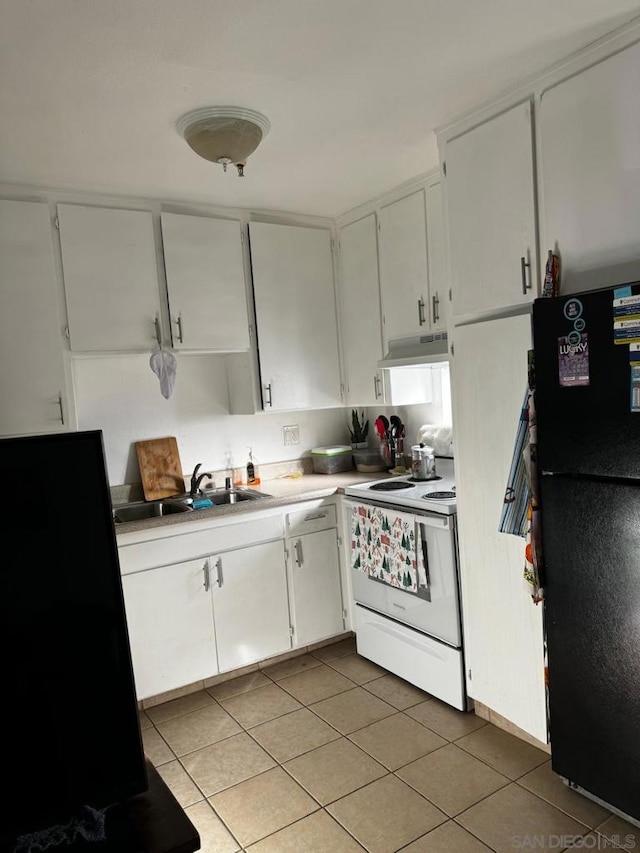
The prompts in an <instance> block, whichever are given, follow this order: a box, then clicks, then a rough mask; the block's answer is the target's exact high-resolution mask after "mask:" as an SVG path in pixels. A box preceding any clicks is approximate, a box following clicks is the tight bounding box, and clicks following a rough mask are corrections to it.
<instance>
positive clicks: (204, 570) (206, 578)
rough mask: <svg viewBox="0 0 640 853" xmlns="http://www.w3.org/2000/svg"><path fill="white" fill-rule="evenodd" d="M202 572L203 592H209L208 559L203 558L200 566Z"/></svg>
mask: <svg viewBox="0 0 640 853" xmlns="http://www.w3.org/2000/svg"><path fill="white" fill-rule="evenodd" d="M202 573H203V575H204V583H203V584H202V586H203V587H204V591H205V592H209V590H210V589H211V580H210V578H209V560H205V561H204V564H203V566H202Z"/></svg>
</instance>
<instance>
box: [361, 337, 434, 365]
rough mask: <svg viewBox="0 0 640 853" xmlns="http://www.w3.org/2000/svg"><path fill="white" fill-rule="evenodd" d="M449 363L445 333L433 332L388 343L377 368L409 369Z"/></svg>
mask: <svg viewBox="0 0 640 853" xmlns="http://www.w3.org/2000/svg"><path fill="white" fill-rule="evenodd" d="M443 361H449V341H448V337H447V333H446V332H434V333H433V334H431V335H420V337H416V338H399V339H397V340H395V341H389V351H388V353H387V354H386V355H385V357H384V358H382V359H380V361H379V362H378V367H409V366H415V365H420V364H437V363H442V362H443Z"/></svg>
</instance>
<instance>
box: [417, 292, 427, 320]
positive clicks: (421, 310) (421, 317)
mask: <svg viewBox="0 0 640 853" xmlns="http://www.w3.org/2000/svg"><path fill="white" fill-rule="evenodd" d="M425 323H426V320H425V318H424V299H423V298H422V296H421V297H420V299H418V325H420V326H424V324H425Z"/></svg>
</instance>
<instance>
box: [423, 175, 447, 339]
mask: <svg viewBox="0 0 640 853" xmlns="http://www.w3.org/2000/svg"><path fill="white" fill-rule="evenodd" d="M425 201H426V206H427V260H428V266H429V310H430V314H429V317H430V322H431V327H432V328H433V329H446V328H447V320H448V318H449V268H448V265H447V246H446V239H445V230H444V213H443V210H442V186H441V184H440V182H439V181H438V182H437V183H435V184H430V185H429V186H428V187H427V188H426V189H425Z"/></svg>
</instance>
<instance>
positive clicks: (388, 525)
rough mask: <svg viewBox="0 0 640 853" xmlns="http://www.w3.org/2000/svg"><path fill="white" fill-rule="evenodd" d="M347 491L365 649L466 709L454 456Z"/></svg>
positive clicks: (356, 617)
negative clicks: (421, 477) (419, 474)
mask: <svg viewBox="0 0 640 853" xmlns="http://www.w3.org/2000/svg"><path fill="white" fill-rule="evenodd" d="M345 495H346V499H345V504H346V512H347V518H346V530H347V535H348V537H349V551H348V561H349V568H350V573H349V574H350V580H351V590H352V596H353V622H354V630H355V632H356V645H357V648H358V652H359V654H361V655H362V656H363V657H366V658H368V659H369V660H372V661H374V662H375V663H378V664H379V665H380V666H383V667H385V668H386V669H388V670H389V671H390V672H393V673H395V674H396V675H398V676H400V677H401V678H404V679H405V680H406V681H409V682H410V683H411V684H415V685H416V686H417V687H420V688H421V689H422V690H425V691H426V692H427V693H430V694H431V695H433V696H437V697H438V698H439V699H442V700H443V701H444V702H448V703H449V704H450V705H453V706H454V707H456V708H460V709H461V710H466V709H467V708H468V707H469V701H468V698H467V694H466V687H465V678H464V651H463V638H462V619H461V610H460V583H459V577H458V548H457V535H456V496H455V470H454V463H453V460H452V459H445V458H440V457H438V458H436V476H435V477H434V478H433V479H431V480H427V481H415V480H413V479H412V478H411V477H410V476H403V477H388V478H386V479H384V480H373V481H371V482H366V483H360V484H358V485H354V486H348V487H346V488H345Z"/></svg>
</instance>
